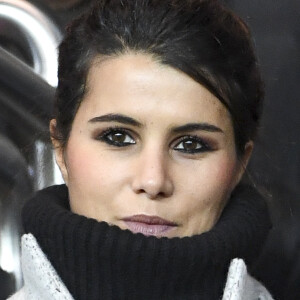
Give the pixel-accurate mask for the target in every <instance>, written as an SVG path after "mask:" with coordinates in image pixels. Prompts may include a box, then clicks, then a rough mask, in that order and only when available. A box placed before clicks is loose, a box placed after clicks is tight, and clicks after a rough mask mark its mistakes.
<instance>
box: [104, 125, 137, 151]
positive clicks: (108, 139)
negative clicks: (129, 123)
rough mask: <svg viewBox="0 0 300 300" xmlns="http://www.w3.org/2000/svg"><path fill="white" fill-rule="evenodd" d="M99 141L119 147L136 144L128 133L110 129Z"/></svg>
mask: <svg viewBox="0 0 300 300" xmlns="http://www.w3.org/2000/svg"><path fill="white" fill-rule="evenodd" d="M99 139H100V140H101V141H103V142H105V143H107V144H110V145H113V146H117V147H124V146H129V145H132V144H135V143H136V141H135V140H134V139H133V138H132V137H131V135H130V134H129V133H127V131H125V130H124V131H123V130H121V129H109V130H107V131H106V132H105V133H104V134H103V135H101V136H100V138H99Z"/></svg>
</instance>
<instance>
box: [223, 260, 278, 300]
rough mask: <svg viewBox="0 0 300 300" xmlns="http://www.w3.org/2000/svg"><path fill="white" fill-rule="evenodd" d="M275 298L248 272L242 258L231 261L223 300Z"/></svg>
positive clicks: (267, 299)
mask: <svg viewBox="0 0 300 300" xmlns="http://www.w3.org/2000/svg"><path fill="white" fill-rule="evenodd" d="M253 299H255V300H274V299H273V298H272V296H271V295H270V293H269V292H268V290H267V289H266V288H265V287H264V286H263V285H262V284H261V283H260V282H259V281H257V280H256V279H254V278H253V277H252V276H251V275H249V274H248V272H247V267H246V264H245V262H244V261H243V260H242V259H239V258H235V259H233V260H232V261H231V263H230V266H229V270H228V275H227V281H226V285H225V289H224V294H223V298H222V300H253Z"/></svg>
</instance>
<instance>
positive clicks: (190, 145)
mask: <svg viewBox="0 0 300 300" xmlns="http://www.w3.org/2000/svg"><path fill="white" fill-rule="evenodd" d="M182 147H183V149H184V150H187V151H193V150H196V149H199V148H201V146H200V145H199V143H198V142H196V141H184V142H182Z"/></svg>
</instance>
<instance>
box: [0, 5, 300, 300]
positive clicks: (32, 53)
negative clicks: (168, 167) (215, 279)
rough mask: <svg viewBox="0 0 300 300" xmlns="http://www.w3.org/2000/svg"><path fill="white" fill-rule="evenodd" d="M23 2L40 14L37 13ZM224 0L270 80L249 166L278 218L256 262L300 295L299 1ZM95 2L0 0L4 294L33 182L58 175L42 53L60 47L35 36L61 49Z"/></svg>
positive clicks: (283, 294)
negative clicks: (69, 28)
mask: <svg viewBox="0 0 300 300" xmlns="http://www.w3.org/2000/svg"><path fill="white" fill-rule="evenodd" d="M183 1H184V0H183ZM24 2H25V3H27V4H31V5H32V6H33V7H35V8H36V9H38V11H39V12H41V13H42V14H43V15H42V16H38V17H37V13H36V12H35V11H32V7H31V6H30V7H24V5H23V4H24ZM223 2H224V3H226V5H227V6H229V7H230V8H232V10H234V11H235V12H237V13H238V14H239V15H240V16H241V17H242V18H243V19H244V20H245V21H246V23H247V24H248V25H249V26H250V28H251V29H252V33H253V37H254V42H255V46H256V49H257V54H258V58H259V63H260V67H261V70H262V74H263V78H264V81H265V85H266V98H265V106H264V115H263V120H262V123H261V128H260V134H259V137H258V139H257V142H256V147H255V151H254V155H253V158H252V160H251V162H250V168H249V176H250V177H251V178H252V180H253V181H254V182H255V183H256V185H257V186H258V187H259V189H260V190H261V191H262V192H263V193H264V195H265V196H266V198H267V200H268V204H269V207H270V212H271V216H272V219H273V223H274V226H273V229H272V231H271V233H270V236H269V239H268V240H267V242H266V245H265V248H264V251H263V253H262V254H261V256H260V257H259V258H258V262H257V264H256V266H255V267H254V268H253V270H251V272H252V273H253V274H254V275H255V277H256V278H258V279H259V280H261V281H262V282H263V283H264V284H265V285H266V287H267V288H268V289H269V290H270V291H271V293H272V294H273V296H274V298H275V299H288V300H293V299H295V300H296V299H300V158H299V157H300V156H299V154H300V143H299V136H300V117H299V114H300V100H299V88H298V86H299V79H300V76H299V72H300V26H299V25H300V24H299V22H300V21H299V20H300V1H299V0H286V1H283V0H280V1H279V0H263V1H262V0H227V1H226V0H224V1H223ZM90 3H91V1H88V0H84V1H81V0H31V1H23V0H7V1H1V2H0V46H1V47H3V48H0V50H1V51H0V300H2V299H6V297H7V296H8V294H10V293H12V292H13V291H15V290H16V289H18V288H20V286H21V285H22V277H21V273H20V265H19V263H18V257H19V255H20V253H19V237H20V235H21V233H22V229H21V227H20V208H21V206H22V204H23V203H24V201H25V200H26V198H27V197H29V196H30V195H31V194H32V193H33V192H34V191H35V190H37V189H39V188H42V187H44V186H47V185H50V184H53V183H57V182H59V181H60V180H61V179H60V178H59V175H57V169H55V165H54V162H53V158H52V152H51V148H50V147H49V141H48V139H47V126H48V124H47V123H48V119H49V117H50V114H51V104H52V101H53V96H54V92H55V85H56V83H55V78H54V79H53V70H51V65H53V63H49V64H48V65H47V63H45V61H44V60H43V57H44V56H43V55H46V56H47V57H48V59H50V58H51V59H53V60H55V55H54V54H53V53H52V52H51V53H52V54H51V55H52V56H51V55H50V48H51V47H50V46H49V47H48V48H46V54H45V53H44V54H43V51H44V50H43V45H39V44H38V41H39V40H41V39H44V37H45V36H46V34H48V35H49V41H48V42H52V43H53V45H52V48H53V49H55V48H56V46H57V44H58V43H59V41H60V39H61V37H62V36H63V34H64V28H65V26H66V24H67V23H68V22H69V21H70V20H71V19H72V18H73V17H75V16H76V15H78V14H79V13H81V12H82V11H83V10H85V9H86V8H87V7H88V6H89V5H90ZM5 5H6V6H5ZM20 5H21V6H20ZM14 6H15V7H16V8H18V9H19V10H25V11H26V10H27V14H29V15H30V14H31V15H32V16H34V17H35V18H37V19H38V20H39V21H40V23H41V24H44V25H41V26H44V27H43V30H45V34H42V33H41V32H37V33H36V34H37V38H36V40H35V39H34V38H33V39H30V38H28V34H31V33H29V31H30V30H29V29H28V30H29V31H28V30H27V29H26V30H25V29H24V30H23V29H22V28H21V27H22V26H23V25H21V24H20V22H19V21H20V19H22V18H23V17H24V20H25V16H21V17H18V16H17V15H15V18H13V17H8V16H7V15H5V14H6V9H7V7H9V8H11V7H14ZM17 13H18V10H16V12H13V14H17ZM24 22H25V23H26V22H27V21H26V20H25V21H24ZM45 23H47V24H48V25H49V26H45ZM36 27H37V28H38V26H36ZM20 28H21V29H20ZM46 42H47V41H46V40H43V43H44V44H46ZM33 48H34V49H36V50H32V49H33ZM52 48H51V49H52ZM3 49H5V50H3ZM11 54H13V56H12V55H11ZM15 57H18V58H19V59H20V60H21V61H22V63H21V62H20V61H17V60H16V59H15ZM32 69H33V70H34V71H32ZM51 72H52V73H51ZM51 76H52V77H51Z"/></svg>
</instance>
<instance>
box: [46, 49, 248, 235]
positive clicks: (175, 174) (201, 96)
mask: <svg viewBox="0 0 300 300" xmlns="http://www.w3.org/2000/svg"><path fill="white" fill-rule="evenodd" d="M87 87H88V91H87V94H86V96H85V98H84V100H83V101H82V103H81V105H80V107H79V109H78V112H77V114H76V116H75V119H74V122H73V125H72V129H71V132H70V137H69V140H68V143H67V145H66V147H65V149H63V150H62V149H60V148H56V155H57V162H58V164H59V166H60V168H61V171H62V173H63V176H64V179H65V182H66V184H67V185H68V188H69V193H70V204H71V210H72V211H73V212H75V213H78V214H80V215H84V216H87V217H90V218H94V219H96V220H98V221H105V222H107V223H109V224H114V225H117V226H119V227H120V228H122V229H129V230H131V231H132V232H141V233H143V234H144V235H155V236H158V237H160V236H166V237H183V236H192V235H195V234H200V233H202V232H205V231H208V230H210V229H211V228H212V226H213V225H214V224H215V223H216V221H217V220H218V217H219V216H220V214H221V212H222V209H223V207H224V206H225V204H226V201H227V199H228V197H229V195H230V193H231V191H232V190H233V188H234V187H235V186H236V184H237V183H238V181H239V180H240V177H241V175H242V173H243V168H242V167H241V164H240V163H239V161H238V159H237V156H236V151H235V144H234V132H233V126H232V123H231V118H230V115H229V113H228V111H227V110H226V108H225V107H224V106H223V105H222V104H221V102H220V101H219V100H218V99H217V98H216V97H215V96H214V95H213V94H212V93H210V92H209V91H208V90H207V89H206V88H205V87H203V86H202V85H200V84H199V83H197V82H196V81H194V80H193V79H191V78H190V77H188V76H187V75H186V74H184V73H182V72H180V71H177V70H175V69H173V68H171V67H169V66H165V65H162V64H160V63H158V62H155V61H154V60H153V59H152V58H151V57H150V56H147V55H142V54H126V55H122V56H119V57H117V58H111V59H108V60H105V61H102V62H96V61H95V62H94V64H93V65H92V67H91V69H90V72H89V75H88V81H87ZM54 124H55V122H54V121H52V130H53V126H55V125H54ZM54 143H55V144H56V146H57V143H58V142H57V141H54Z"/></svg>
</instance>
